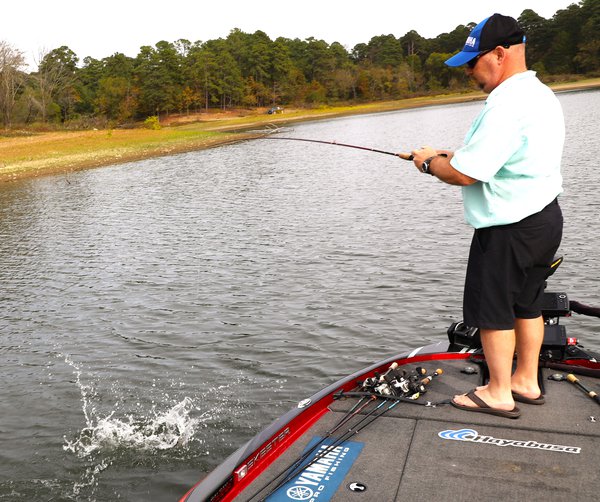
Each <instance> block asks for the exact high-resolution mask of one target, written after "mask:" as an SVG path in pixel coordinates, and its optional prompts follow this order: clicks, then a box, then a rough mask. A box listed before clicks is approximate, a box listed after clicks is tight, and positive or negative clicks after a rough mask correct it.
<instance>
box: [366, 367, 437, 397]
mask: <svg viewBox="0 0 600 502" xmlns="http://www.w3.org/2000/svg"><path fill="white" fill-rule="evenodd" d="M426 375H427V370H426V369H425V368H421V367H420V366H419V367H417V368H415V370H414V372H413V373H412V374H409V373H407V372H406V371H404V370H399V369H398V363H393V364H392V365H391V366H390V367H389V369H388V370H387V371H386V372H385V373H384V374H382V375H380V374H378V373H375V376H373V377H370V378H367V379H365V380H364V382H363V383H362V388H363V390H365V391H367V392H373V393H375V394H379V395H381V396H402V397H407V396H416V397H418V396H420V395H421V394H424V393H425V392H427V389H426V388H425V385H426V384H427V383H429V381H431V379H429V381H427V382H426V380H427V378H423V377H425V376H426Z"/></svg>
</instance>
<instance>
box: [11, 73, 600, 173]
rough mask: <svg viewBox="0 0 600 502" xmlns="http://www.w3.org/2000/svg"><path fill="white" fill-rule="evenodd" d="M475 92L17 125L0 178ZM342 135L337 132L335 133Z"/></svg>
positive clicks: (593, 83)
mask: <svg viewBox="0 0 600 502" xmlns="http://www.w3.org/2000/svg"><path fill="white" fill-rule="evenodd" d="M552 87H553V88H554V89H555V90H556V91H564V90H574V89H587V88H597V87H600V79H589V80H582V81H579V82H575V83H569V84H556V85H553V86H552ZM484 98H485V95H484V94H482V93H480V92H470V93H463V94H452V95H450V94H448V95H441V96H428V97H421V98H411V99H405V100H399V101H389V102H379V103H371V104H365V105H357V106H339V107H325V108H318V109H311V110H306V109H301V110H300V109H298V110H289V109H288V110H285V111H284V113H282V114H277V115H267V114H266V113H264V111H255V112H249V111H239V112H228V113H217V114H214V113H213V114H207V113H202V114H198V115H192V116H180V117H170V118H169V119H167V120H165V121H164V122H163V127H162V128H161V129H160V130H149V129H141V128H140V129H114V130H94V131H61V132H44V133H33V132H27V131H21V132H20V133H21V134H16V133H14V132H13V133H12V134H11V135H10V136H2V135H1V132H0V182H3V181H11V180H17V179H20V178H26V177H34V176H42V175H47V174H53V173H60V172H70V171H75V170H80V169H87V168H92V167H100V166H105V165H110V164H116V163H122V162H130V161H134V160H141V159H145V158H150V157H157V156H161V155H171V154H174V153H180V152H186V151H192V150H200V149H203V148H211V147H214V146H218V145H222V144H226V143H231V142H234V141H241V140H244V139H250V138H254V137H257V136H259V135H260V132H259V131H260V130H261V129H266V128H267V127H272V125H273V124H274V125H278V126H282V125H286V124H290V123H294V122H298V121H306V120H317V119H324V118H331V117H339V116H344V115H353V114H365V113H378V112H385V111H394V110H402V109H407V108H417V107H422V106H432V105H440V104H450V103H458V102H465V101H473V100H481V99H484ZM340 139H342V138H340Z"/></svg>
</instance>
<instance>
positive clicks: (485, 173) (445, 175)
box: [412, 14, 565, 418]
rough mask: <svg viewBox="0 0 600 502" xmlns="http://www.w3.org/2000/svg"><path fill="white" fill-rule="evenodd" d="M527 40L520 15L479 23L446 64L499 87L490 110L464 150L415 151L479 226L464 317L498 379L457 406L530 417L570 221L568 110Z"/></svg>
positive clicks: (539, 399) (538, 399)
mask: <svg viewBox="0 0 600 502" xmlns="http://www.w3.org/2000/svg"><path fill="white" fill-rule="evenodd" d="M525 40H526V38H525V33H524V32H523V31H522V29H521V28H520V27H519V25H518V23H517V21H516V20H515V19H513V18H512V17H508V16H503V15H500V14H494V15H492V16H490V17H488V18H486V19H484V20H483V21H482V22H481V23H479V24H478V25H477V26H475V28H474V29H473V31H472V32H471V33H470V35H469V37H468V38H467V41H466V43H465V45H464V47H463V49H462V51H460V52H459V53H457V54H456V55H454V56H453V57H451V58H450V59H448V60H447V61H446V64H447V65H448V66H453V67H454V66H462V65H466V67H465V70H466V72H467V74H468V75H469V76H470V77H471V78H472V79H473V80H474V81H475V82H476V83H477V84H478V85H479V87H480V88H481V89H482V90H483V91H484V92H485V93H487V94H489V96H488V97H487V100H486V102H485V105H484V107H483V110H482V111H481V113H480V114H479V116H478V117H477V118H476V119H475V120H474V122H473V124H472V125H471V128H470V130H469V131H468V133H467V135H466V138H465V145H464V146H463V147H462V148H460V149H458V150H456V151H455V152H450V151H445V150H434V149H433V148H431V147H428V146H426V147H423V148H420V149H416V150H414V151H413V152H412V154H413V156H414V163H415V166H416V167H417V168H418V169H419V170H420V171H421V172H423V173H426V174H430V175H433V176H435V177H436V178H438V179H440V180H442V181H444V182H445V183H449V184H451V185H459V186H461V187H462V192H463V203H464V212H465V218H466V220H467V222H468V223H469V224H470V225H472V226H473V227H474V229H475V231H474V235H473V239H472V242H471V248H470V252H469V260H468V265H467V273H466V279H465V288H464V297H463V315H464V322H465V324H467V325H468V326H473V327H478V328H479V331H480V334H481V342H482V346H483V351H484V355H485V359H486V362H487V365H488V367H489V372H490V378H489V382H488V384H487V385H485V386H481V387H478V388H477V389H474V390H473V391H471V392H469V393H467V394H463V395H459V396H454V399H453V400H452V405H453V406H455V407H456V408H459V409H461V410H466V411H477V412H482V413H490V414H494V415H499V416H505V417H508V418H518V417H519V416H520V410H519V408H518V407H517V406H516V405H515V401H518V402H523V403H528V404H543V403H544V396H543V395H542V394H541V390H540V387H539V384H538V379H537V372H538V362H539V354H540V349H541V345H542V341H543V337H544V322H543V318H542V314H541V306H540V302H541V299H542V293H543V289H544V281H545V278H546V272H547V270H548V266H549V264H550V263H551V262H552V259H553V257H554V254H555V252H556V251H557V249H558V247H559V245H560V241H561V238H562V227H563V218H562V213H561V209H560V207H559V205H558V200H557V196H558V195H559V194H560V193H561V192H562V176H561V173H560V163H561V156H562V149H563V144H564V137H565V126H564V117H563V113H562V109H561V106H560V103H559V101H558V99H557V98H556V96H555V95H554V93H553V92H552V91H551V90H550V89H549V88H548V87H547V86H545V85H544V84H542V83H541V82H540V81H539V80H538V78H537V77H536V74H535V72H533V71H528V70H527V66H526V62H525ZM515 349H516V353H517V366H516V369H515V371H514V373H513V372H512V361H513V356H514V353H515Z"/></svg>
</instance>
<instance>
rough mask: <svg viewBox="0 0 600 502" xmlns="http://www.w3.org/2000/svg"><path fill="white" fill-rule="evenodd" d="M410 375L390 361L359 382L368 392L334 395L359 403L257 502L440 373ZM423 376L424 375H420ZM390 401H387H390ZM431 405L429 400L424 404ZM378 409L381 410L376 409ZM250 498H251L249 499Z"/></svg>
mask: <svg viewBox="0 0 600 502" xmlns="http://www.w3.org/2000/svg"><path fill="white" fill-rule="evenodd" d="M414 373H415V374H414V375H408V374H407V373H406V372H405V371H402V372H401V371H400V370H399V369H398V363H396V362H394V363H392V365H391V366H390V367H389V369H388V370H387V371H386V372H385V373H384V374H383V375H381V374H377V373H376V374H375V376H374V377H371V378H367V379H366V380H365V381H364V382H362V383H360V387H362V388H363V389H365V390H370V391H371V392H361V393H360V394H359V393H344V392H343V391H341V392H339V393H337V394H335V395H334V398H336V399H340V398H341V397H345V396H348V397H350V396H351V395H355V396H356V397H360V398H361V399H360V400H359V402H358V403H357V404H356V405H354V406H353V407H352V408H351V409H350V411H349V412H348V413H346V415H345V416H344V417H343V418H342V420H341V421H340V422H339V423H338V424H337V425H336V426H335V427H334V428H333V429H331V430H330V431H329V432H328V433H327V435H326V436H325V437H324V438H322V439H321V440H320V441H319V442H317V443H316V444H315V445H314V446H313V447H312V448H310V449H309V450H308V451H307V452H305V453H304V454H303V455H301V456H300V458H299V459H297V460H296V461H294V462H293V463H292V464H291V465H290V466H288V467H287V468H285V469H283V470H282V471H281V472H280V474H279V475H277V476H276V477H275V478H274V479H273V480H271V482H270V483H268V484H267V485H266V486H264V487H263V488H262V489H260V490H259V491H258V492H257V493H256V494H255V495H254V496H253V497H252V499H254V498H255V497H257V496H258V495H259V494H260V493H261V492H262V491H264V490H265V489H267V488H268V487H269V486H271V485H272V484H273V483H274V482H275V481H276V480H277V479H279V478H280V477H281V476H282V475H283V474H284V473H286V472H287V473H288V474H287V475H286V476H285V478H284V479H282V480H280V481H278V482H277V483H276V484H275V486H274V487H273V488H271V490H270V491H269V492H268V493H267V495H266V496H264V497H262V498H260V501H261V502H263V501H265V500H266V499H267V498H268V497H270V496H271V495H272V494H273V493H275V492H276V491H277V490H279V489H280V488H281V487H282V486H284V485H285V484H286V483H288V482H289V481H291V480H292V479H294V478H295V477H296V476H297V475H298V474H300V473H301V472H303V471H304V470H306V469H308V468H309V467H310V466H312V465H313V464H315V463H316V462H318V461H319V460H320V459H322V458H324V457H325V456H326V455H328V454H329V453H331V452H332V451H334V450H335V449H336V448H337V447H338V446H340V445H341V444H343V443H344V442H346V441H347V440H348V439H350V437H352V436H353V435H355V434H358V433H359V432H360V431H361V430H363V429H364V428H365V427H367V426H368V425H369V424H371V423H372V422H373V421H375V420H376V419H378V418H379V417H381V416H382V415H384V414H385V413H387V412H388V411H389V410H391V409H392V408H394V407H395V406H397V405H398V403H399V402H402V401H403V402H415V400H416V399H417V398H418V397H419V396H420V395H422V394H423V393H425V392H426V389H425V386H426V385H428V384H429V383H431V381H432V380H433V379H434V378H435V377H437V376H439V375H441V374H442V373H443V372H442V370H441V369H437V370H435V372H434V373H433V374H431V375H429V376H427V370H425V369H424V368H421V367H417V368H416V369H415V372H414ZM422 377H424V378H422ZM366 397H369V398H370V401H367V403H365V404H364V405H363V406H360V408H359V407H358V405H359V404H360V403H361V402H362V400H363V399H365V398H366ZM376 398H382V401H381V402H380V403H379V405H378V406H376V407H375V408H373V409H372V410H371V411H370V412H369V413H367V414H366V415H365V416H364V417H363V418H362V419H360V420H359V421H358V422H356V423H355V424H353V425H352V426H351V427H350V428H349V429H348V430H347V431H345V432H344V433H343V434H341V435H340V436H338V437H337V438H335V440H334V441H333V443H331V444H329V445H326V444H325V441H326V440H327V439H328V438H329V437H331V436H332V435H333V433H334V432H335V431H336V430H338V429H339V428H340V427H341V426H342V425H344V424H345V423H347V422H349V421H350V419H351V418H352V417H353V416H355V415H357V414H358V413H359V412H360V411H361V410H362V408H366V406H367V405H368V404H369V403H370V402H371V401H373V400H375V399H376ZM390 402H391V404H390ZM386 403H387V404H388V405H389V406H388V407H387V408H384V409H383V410H381V408H383V407H384V406H385V405H386ZM428 404H429V405H431V403H428ZM439 404H441V403H439ZM378 410H381V411H379V413H377V412H378ZM319 447H321V448H322V451H320V452H318V453H317V454H316V455H315V456H314V457H313V458H312V459H311V460H310V461H309V462H308V463H306V464H304V461H305V460H307V459H308V458H309V457H310V456H311V455H312V453H313V452H314V451H315V450H316V449H317V448H319ZM252 499H251V500H252Z"/></svg>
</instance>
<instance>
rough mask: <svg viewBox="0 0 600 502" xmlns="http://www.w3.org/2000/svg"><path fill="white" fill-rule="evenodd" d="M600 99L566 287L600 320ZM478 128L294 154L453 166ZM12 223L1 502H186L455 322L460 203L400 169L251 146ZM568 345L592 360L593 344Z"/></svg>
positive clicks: (388, 132)
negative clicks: (314, 400) (339, 387)
mask: <svg viewBox="0 0 600 502" xmlns="http://www.w3.org/2000/svg"><path fill="white" fill-rule="evenodd" d="M599 94H600V93H599V92H598V91H593V92H586V93H569V94H562V95H560V99H561V102H562V103H563V106H564V109H565V112H566V115H567V131H568V137H567V145H566V149H565V156H564V175H565V194H564V195H563V196H562V197H561V205H562V207H563V211H564V215H565V220H566V228H565V237H564V241H563V246H562V253H563V254H564V255H565V257H566V261H565V263H564V264H563V265H562V266H561V269H560V270H559V272H558V273H557V274H556V275H555V276H554V278H553V280H552V282H553V285H556V286H557V287H558V288H559V289H562V290H564V291H567V292H568V293H569V295H570V296H571V297H572V298H573V299H577V300H579V301H581V302H584V303H585V302H588V303H591V304H594V305H600V293H599V292H598V289H597V284H596V278H597V277H598V276H599V275H600V270H599V269H600V266H599V265H598V244H597V242H596V240H595V238H594V237H593V236H597V235H600V233H599V232H598V230H599V229H598V226H599V223H598V218H597V214H598V212H599V211H598V209H599V208H598V204H599V203H598V197H597V190H598V180H597V176H596V175H595V170H594V167H595V166H593V165H592V159H595V158H596V157H597V156H598V153H600V152H599V150H600V142H599V140H598V137H597V135H596V134H595V133H594V131H595V130H596V129H597V128H598V124H600V104H599V103H600V100H599V99H598V96H599ZM480 107H481V103H474V104H463V105H453V106H446V107H432V108H427V109H421V110H409V111H403V112H394V113H388V114H378V115H370V116H361V117H352V118H343V119H337V120H331V121H327V122H317V123H312V124H303V125H297V126H294V128H293V130H291V131H288V132H287V133H286V134H287V135H289V134H293V135H297V136H301V137H307V138H315V139H322V140H326V141H333V140H336V141H340V142H345V143H354V144H359V145H365V146H372V147H374V148H379V149H382V150H391V151H403V150H404V151H406V150H410V149H411V148H413V147H414V146H420V145H423V144H431V145H434V146H436V147H440V148H450V149H454V148H456V147H458V146H460V145H461V143H462V138H463V135H464V133H465V132H466V130H467V128H468V124H469V123H470V122H471V120H472V119H473V118H474V117H475V116H476V114H477V113H478V111H479V109H480ZM0 212H1V219H0V260H1V264H0V265H1V266H0V284H2V288H1V289H0V299H1V302H2V311H1V313H0V331H1V335H0V336H1V338H0V354H1V355H2V376H3V386H2V390H1V391H0V392H1V394H0V398H1V402H2V405H1V406H2V412H1V414H0V416H1V417H2V418H1V420H2V426H1V430H2V432H3V449H2V451H1V452H0V461H1V462H2V465H3V473H2V476H3V477H0V500H11V499H14V498H15V497H16V498H32V499H36V500H40V499H42V500H43V499H51V498H54V499H65V500H80V499H86V498H87V499H92V500H113V499H116V498H119V497H120V498H123V499H126V500H143V499H144V500H145V499H147V498H148V495H149V494H151V495H152V500H173V499H174V498H176V496H178V495H180V494H182V493H184V492H185V490H186V488H187V487H189V486H190V485H191V484H193V483H195V482H196V481H197V480H198V479H199V478H200V477H201V476H202V473H205V472H207V471H209V470H210V469H212V468H213V467H214V466H215V465H216V464H218V463H219V462H220V461H222V460H223V458H224V457H225V456H226V455H227V454H228V453H230V452H231V451H233V450H234V449H235V448H236V447H237V446H239V445H240V444H241V443H242V442H243V441H245V440H247V439H249V438H250V437H251V436H252V435H253V434H254V433H255V432H256V431H257V430H259V429H260V428H262V427H263V426H264V425H266V424H267V423H268V422H269V421H271V420H272V419H274V418H275V417H276V416H278V415H280V414H281V413H282V412H283V411H285V410H287V409H288V408H289V407H290V406H291V405H292V403H294V402H296V401H298V400H299V399H301V398H303V397H305V396H307V395H310V394H312V393H313V392H314V391H316V390H317V389H319V388H320V387H322V386H324V385H325V384H327V383H330V382H332V381H333V380H335V379H336V378H338V377H340V376H342V375H344V374H346V373H348V372H349V371H351V370H354V369H358V368H360V367H362V366H364V365H367V364H370V363H371V362H373V361H375V360H377V359H379V358H381V357H384V356H387V355H389V354H392V353H396V352H399V351H402V350H404V349H407V348H411V347H416V346H419V345H422V344H424V343H427V342H429V341H434V340H439V339H440V337H444V336H445V329H446V327H447V326H448V325H449V324H450V323H451V322H452V321H454V320H456V319H458V318H460V308H461V303H462V281H463V275H464V269H465V265H466V252H467V247H468V243H469V240H470V234H471V230H470V229H469V228H468V227H467V226H466V225H465V224H464V223H463V220H462V206H461V199H460V191H459V190H457V189H456V188H453V187H449V186H446V185H443V184H442V183H440V182H437V181H435V180H433V179H432V178H430V177H424V176H422V175H420V174H419V173H418V172H417V170H416V169H414V167H413V166H412V164H411V163H408V162H405V161H402V160H399V159H396V158H393V157H390V156H385V155H377V154H373V153H369V152H362V151H357V150H351V149H345V148H340V147H335V146H330V145H314V144H306V143H300V142H283V141H252V142H245V143H240V144H236V145H232V146H227V147H222V148H218V149H213V150H207V151H202V152H194V153H188V154H184V155H177V156H173V157H165V158H160V159H153V160H148V161H144V162H137V163H132V164H126V165H120V166H114V167H108V168H104V169H98V170H93V171H87V172H80V173H75V174H69V175H64V176H53V177H47V178H43V179H37V180H30V181H22V182H18V183H12V184H6V185H3V186H2V187H0ZM567 325H569V326H570V325H573V327H572V328H569V329H570V331H569V333H570V334H571V335H573V336H577V337H579V338H580V339H583V341H584V342H585V345H586V346H590V347H596V348H600V342H599V341H598V340H599V338H598V334H599V331H600V330H599V329H598V326H597V323H594V322H593V321H588V320H583V321H582V320H580V319H572V320H568V321H567Z"/></svg>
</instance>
